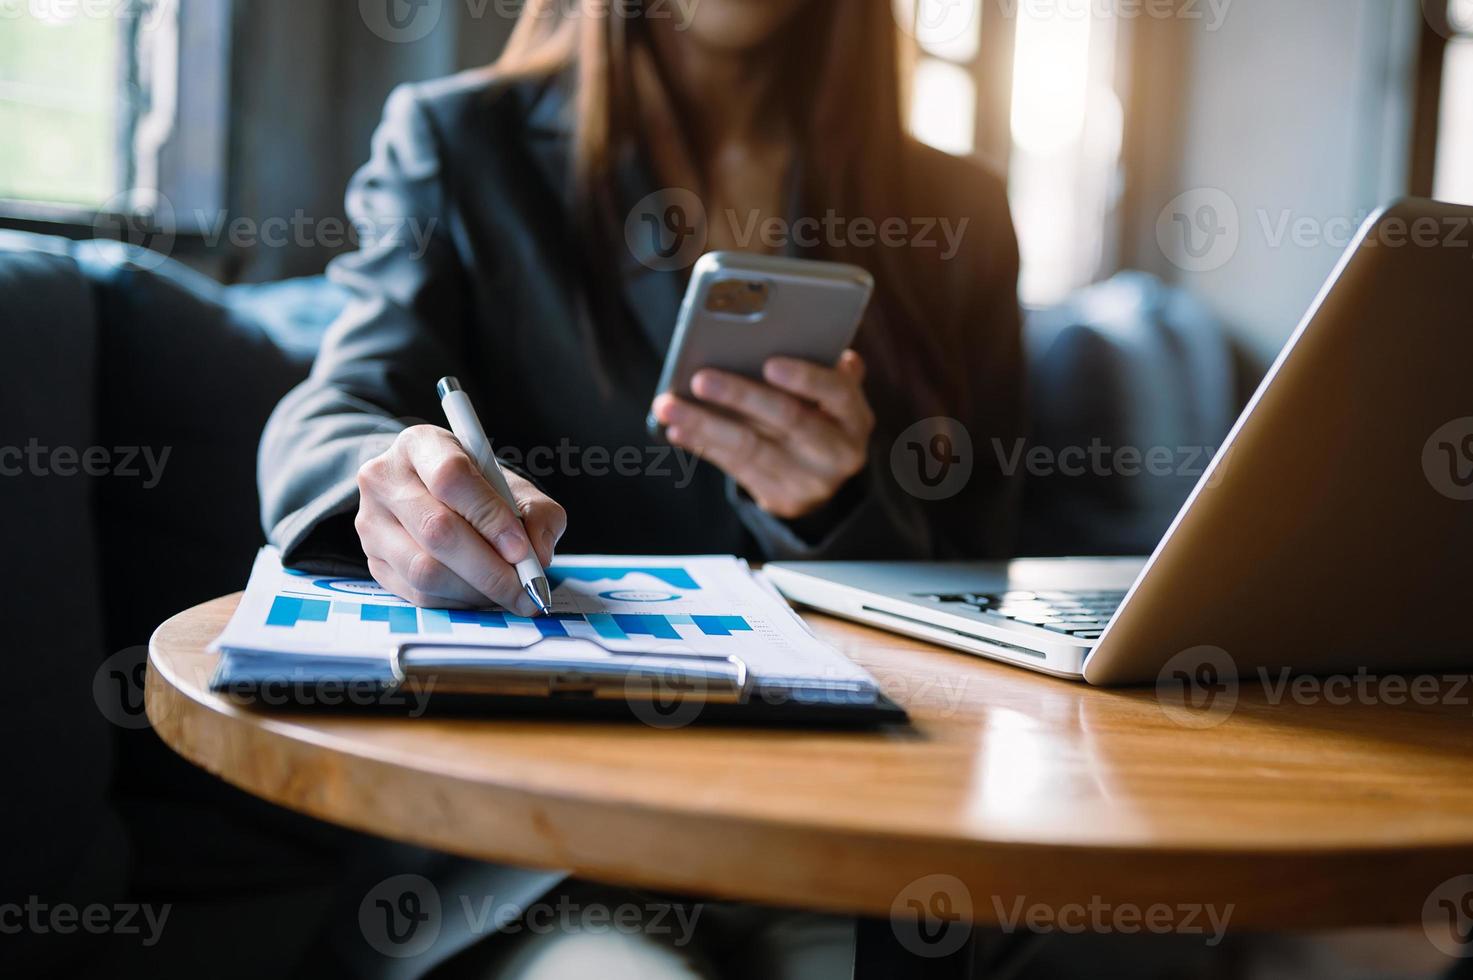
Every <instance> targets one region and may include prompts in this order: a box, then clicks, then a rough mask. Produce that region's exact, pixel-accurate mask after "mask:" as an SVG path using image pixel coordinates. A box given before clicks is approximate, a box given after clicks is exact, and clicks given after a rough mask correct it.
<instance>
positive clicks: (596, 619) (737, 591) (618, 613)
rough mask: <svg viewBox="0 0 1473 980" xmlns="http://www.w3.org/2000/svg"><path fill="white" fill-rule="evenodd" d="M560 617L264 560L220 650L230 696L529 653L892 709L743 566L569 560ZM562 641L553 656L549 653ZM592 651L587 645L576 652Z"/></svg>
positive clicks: (560, 571) (758, 695) (559, 584)
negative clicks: (732, 668)
mask: <svg viewBox="0 0 1473 980" xmlns="http://www.w3.org/2000/svg"><path fill="white" fill-rule="evenodd" d="M547 574H548V580H549V584H550V585H551V586H552V590H553V606H552V614H551V615H550V616H547V617H539V618H536V619H528V618H525V617H521V616H517V615H514V614H511V613H509V612H506V611H504V610H501V609H494V608H493V609H486V610H445V609H422V608H417V607H415V606H413V605H410V604H409V603H407V602H404V601H403V600H401V599H399V598H397V597H396V596H394V595H393V594H392V593H390V592H388V591H387V590H385V589H383V588H382V587H380V586H379V585H378V584H377V583H375V582H372V581H368V580H363V579H351V578H340V577H332V576H323V575H313V574H307V573H302V572H296V571H292V570H290V569H285V568H283V567H282V565H281V560H280V557H279V555H278V553H277V552H276V551H275V550H274V549H271V548H265V549H262V551H261V552H260V554H259V555H258V556H257V558H256V563H255V567H254V569H253V570H252V572H251V579H250V584H249V585H248V586H247V588H246V593H245V596H244V597H243V598H242V600H241V602H240V605H239V607H238V608H237V610H236V612H235V615H234V616H233V617H232V618H231V620H230V623H229V625H228V626H227V627H226V629H225V631H224V633H222V634H221V636H220V637H219V639H218V640H217V641H216V642H215V644H214V646H213V648H212V649H215V650H217V651H219V652H220V653H221V654H222V658H221V663H220V667H219V669H218V671H217V673H216V676H215V679H214V686H215V687H216V688H217V689H238V688H240V686H241V685H243V684H246V685H249V684H251V683H259V682H264V681H266V680H268V679H289V680H293V681H312V680H321V681H338V682H346V681H353V682H361V681H374V682H380V683H382V684H384V685H392V684H394V683H395V682H396V680H397V681H402V680H403V675H402V673H400V672H398V671H397V670H396V657H398V656H400V655H401V654H403V653H404V651H417V650H424V649H434V650H437V651H439V652H440V655H441V656H450V657H454V656H455V655H456V653H457V652H458V651H460V650H463V651H465V656H466V657H467V658H474V657H475V656H476V655H477V652H478V651H519V652H520V654H519V657H518V659H519V661H521V662H531V661H534V660H535V659H536V658H537V657H538V656H539V655H545V656H547V657H548V658H554V657H555V658H559V659H560V660H563V661H566V660H567V659H568V658H569V657H572V658H574V659H577V658H586V659H587V660H588V661H589V662H594V661H598V660H600V659H602V658H615V659H616V660H618V661H619V662H627V660H628V658H631V657H634V658H640V657H648V658H652V660H654V659H658V660H659V662H662V663H668V662H680V658H692V661H693V662H694V661H700V660H708V661H709V660H720V661H727V660H729V661H731V662H739V663H740V664H741V665H742V666H743V667H744V674H745V678H744V683H745V685H746V688H747V690H746V695H747V698H748V699H753V698H755V699H762V700H766V701H768V702H769V703H771V702H773V701H774V700H780V699H781V698H783V697H787V696H798V697H799V698H800V699H804V700H812V699H813V698H814V697H815V696H816V697H818V698H820V699H823V700H829V701H832V702H836V703H837V702H842V703H865V704H867V703H873V702H876V701H877V700H883V699H882V697H881V696H880V694H879V692H878V689H877V687H876V685H875V683H874V681H873V680H872V679H871V678H870V676H869V675H868V674H867V673H866V672H865V671H864V670H862V669H861V668H860V667H859V666H858V665H856V664H855V663H853V662H852V661H851V660H849V659H848V658H847V657H845V656H843V655H842V654H840V653H839V652H838V651H836V650H834V649H832V648H831V647H829V646H827V645H825V644H823V643H821V642H820V641H819V640H817V639H816V638H815V637H814V636H813V635H812V634H811V633H810V632H809V631H808V629H807V627H806V626H805V625H804V624H803V622H802V620H800V619H799V618H798V617H797V616H796V615H794V613H793V612H792V610H790V609H789V608H788V606H787V605H786V603H784V602H783V601H782V599H781V598H779V597H778V596H777V595H776V594H775V593H774V592H772V591H771V590H770V589H768V588H767V587H765V586H764V585H763V584H762V583H760V582H759V581H758V580H757V579H756V578H754V577H753V575H752V573H751V571H750V569H749V568H748V567H747V565H746V563H745V562H743V561H741V560H739V559H736V558H732V557H729V556H727V557H692V558H669V557H629V556H624V557H618V558H614V557H560V558H558V560H557V563H556V564H555V565H553V566H552V567H550V568H548V569H547ZM549 641H552V642H549ZM570 641H581V642H570Z"/></svg>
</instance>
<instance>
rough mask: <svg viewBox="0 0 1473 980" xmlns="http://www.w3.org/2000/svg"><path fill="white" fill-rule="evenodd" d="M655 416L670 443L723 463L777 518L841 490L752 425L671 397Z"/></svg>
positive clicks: (801, 511) (664, 399)
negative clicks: (662, 426)
mask: <svg viewBox="0 0 1473 980" xmlns="http://www.w3.org/2000/svg"><path fill="white" fill-rule="evenodd" d="M656 417H658V418H659V419H660V420H661V422H663V423H664V424H665V425H666V426H667V428H666V430H665V434H666V437H667V438H668V439H669V440H670V441H671V442H672V443H674V444H675V445H677V446H680V447H682V448H684V449H688V450H690V451H691V452H693V453H695V454H696V455H698V456H700V457H701V458H703V459H705V460H707V461H709V462H711V463H712V464H714V465H716V466H718V467H720V468H721V469H722V470H724V471H725V472H726V473H727V474H728V475H730V476H731V478H732V479H734V480H736V482H737V483H738V484H740V485H741V487H742V488H743V489H744V490H746V491H747V492H748V493H749V494H751V495H752V498H753V499H754V500H756V501H757V504H758V506H760V507H761V508H762V509H763V510H766V511H768V512H769V513H771V514H774V515H775V516H777V517H781V518H784V519H792V518H797V517H802V516H804V515H805V514H808V513H811V512H812V511H813V510H815V509H817V508H818V507H819V506H821V505H822V504H823V503H824V502H825V501H827V500H828V499H829V498H830V497H832V496H833V493H834V491H835V490H836V489H837V484H836V483H835V481H833V480H832V479H830V478H827V477H825V476H823V475H821V474H819V473H817V472H815V471H814V470H812V469H809V468H808V467H806V466H804V465H803V464H802V463H801V462H800V461H799V460H798V459H797V458H796V457H794V456H793V455H791V454H789V453H787V452H785V451H784V450H782V449H780V448H779V447H778V446H777V445H776V444H775V443H773V442H771V441H769V440H767V439H766V438H764V437H763V436H762V435H761V434H760V433H758V432H757V431H756V430H755V429H753V428H752V427H751V426H750V425H747V424H744V423H742V422H737V421H734V420H732V419H728V418H724V417H722V416H721V415H718V414H717V413H715V412H713V411H710V410H709V409H704V408H701V407H700V406H698V405H692V404H690V403H689V402H685V401H681V400H680V399H678V398H673V397H670V396H662V398H661V399H660V400H659V401H658V402H657V404H656Z"/></svg>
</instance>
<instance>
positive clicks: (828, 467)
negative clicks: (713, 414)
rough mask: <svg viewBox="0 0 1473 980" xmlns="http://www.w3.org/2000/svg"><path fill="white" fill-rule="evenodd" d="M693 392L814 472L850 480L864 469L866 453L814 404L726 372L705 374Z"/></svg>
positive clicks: (696, 381) (695, 381)
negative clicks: (783, 448) (765, 435)
mask: <svg viewBox="0 0 1473 980" xmlns="http://www.w3.org/2000/svg"><path fill="white" fill-rule="evenodd" d="M691 388H692V390H693V391H694V392H695V393H696V395H697V396H698V397H699V398H701V399H702V400H703V401H707V402H711V403H712V404H714V405H720V406H722V407H723V408H726V409H728V410H729V411H732V412H734V413H736V414H738V415H740V416H743V417H745V418H747V419H749V420H751V421H753V422H756V423H757V425H758V426H759V427H760V428H762V429H763V430H764V431H766V432H768V433H769V434H770V435H771V438H773V439H774V440H775V441H777V442H780V443H786V444H788V445H790V446H791V447H792V449H793V451H794V453H795V455H797V456H798V457H799V458H801V459H802V460H803V461H804V463H805V464H807V465H808V466H810V467H812V468H813V469H817V470H821V471H823V472H825V473H830V474H832V475H834V476H838V477H841V478H845V479H847V478H848V477H850V476H853V475H854V474H855V473H856V472H858V471H859V469H860V468H861V467H862V466H863V465H864V447H863V446H860V445H856V444H855V442H854V440H853V439H852V438H851V437H850V435H849V434H848V432H846V431H845V430H844V429H842V428H840V426H839V425H838V423H837V422H835V421H834V420H833V419H831V418H829V417H828V416H827V415H825V414H824V413H822V412H820V411H819V410H818V409H816V408H814V407H812V405H811V404H809V403H808V402H805V401H803V400H802V399H799V398H798V397H797V396H795V395H790V394H788V393H787V392H784V391H780V390H778V389H777V388H774V387H772V386H771V385H765V384H761V383H759V382H756V381H751V380H749V379H747V378H743V377H741V376H739V375H735V374H728V373H726V372H724V371H712V370H705V371H701V372H700V373H699V374H697V375H696V376H695V378H693V379H692V382H691Z"/></svg>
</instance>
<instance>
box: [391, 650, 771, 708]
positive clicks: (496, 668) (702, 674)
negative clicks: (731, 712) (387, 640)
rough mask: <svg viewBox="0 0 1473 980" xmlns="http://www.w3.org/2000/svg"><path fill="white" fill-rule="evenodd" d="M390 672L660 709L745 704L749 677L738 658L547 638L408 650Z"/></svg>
mask: <svg viewBox="0 0 1473 980" xmlns="http://www.w3.org/2000/svg"><path fill="white" fill-rule="evenodd" d="M533 650H535V654H534V653H533ZM580 651H582V652H580ZM587 651H595V652H594V653H592V654H590V653H589V652H587ZM392 665H393V670H394V678H395V682H396V684H397V685H401V686H402V685H404V684H406V683H411V682H413V683H414V684H415V685H416V686H422V688H428V689H430V690H434V691H437V692H441V693H445V694H469V695H476V696H482V697H524V698H547V699H550V698H572V699H591V700H599V701H642V702H656V703H662V704H664V703H669V702H672V701H685V700H694V701H701V702H705V703H713V704H736V703H740V702H741V701H742V700H743V699H744V698H745V696H746V694H747V683H748V677H749V673H748V670H747V665H746V664H745V663H744V662H743V661H742V660H741V659H740V658H738V657H734V656H713V655H705V656H702V655H697V654H677V653H648V654H629V653H612V652H609V651H607V650H605V649H604V648H602V647H599V646H597V645H595V644H592V643H589V642H588V641H586V640H581V639H575V638H568V639H559V638H548V639H544V640H543V641H542V642H541V643H538V644H537V645H536V646H535V647H533V648H530V649H521V648H496V647H474V646H454V645H446V646H435V645H433V644H406V645H404V646H401V647H400V648H399V649H398V650H396V651H395V652H394V657H393V660H392ZM431 685H433V686H431Z"/></svg>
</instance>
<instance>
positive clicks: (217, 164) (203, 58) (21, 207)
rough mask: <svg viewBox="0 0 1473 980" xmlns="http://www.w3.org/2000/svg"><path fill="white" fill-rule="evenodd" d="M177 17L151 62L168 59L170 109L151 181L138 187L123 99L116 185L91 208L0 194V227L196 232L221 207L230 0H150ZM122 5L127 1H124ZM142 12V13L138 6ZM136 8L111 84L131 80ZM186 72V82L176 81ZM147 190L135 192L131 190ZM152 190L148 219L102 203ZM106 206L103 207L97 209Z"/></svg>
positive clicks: (89, 232)
mask: <svg viewBox="0 0 1473 980" xmlns="http://www.w3.org/2000/svg"><path fill="white" fill-rule="evenodd" d="M156 2H158V3H160V4H162V5H164V7H165V8H167V9H169V10H170V16H173V17H175V18H177V25H176V28H175V32H176V33H175V38H174V39H173V43H172V44H171V46H170V50H168V51H166V52H161V53H160V57H159V62H160V63H162V64H165V65H172V69H173V70H172V72H171V74H172V75H173V77H172V78H170V79H168V80H167V81H166V83H165V84H168V85H170V86H172V93H171V95H172V97H173V99H174V113H173V117H172V119H170V120H169V127H168V136H167V138H165V139H164V140H163V141H162V142H161V143H160V144H159V145H158V147H157V151H156V153H155V154H154V155H153V156H152V157H151V158H150V160H149V164H150V169H151V170H152V171H153V172H154V173H155V174H156V175H157V180H156V183H157V186H151V187H147V188H140V187H139V186H138V173H139V169H140V167H139V164H140V158H139V157H138V155H137V153H138V148H137V126H136V124H137V121H138V117H137V109H138V107H137V105H136V102H134V101H133V100H123V102H124V105H125V109H124V110H123V111H124V112H127V113H130V114H132V116H131V117H130V118H128V119H126V120H120V121H119V125H118V126H117V127H116V132H115V140H116V143H117V153H118V155H119V162H120V164H121V168H120V175H119V183H120V184H121V185H122V186H121V187H120V188H119V189H118V191H117V192H116V193H115V194H114V195H113V196H112V197H110V198H109V200H108V201H105V202H103V206H102V207H99V208H93V207H87V206H85V205H78V204H67V203H56V202H48V201H36V200H29V199H24V198H11V197H0V228H11V229H16V230H21V231H35V232H41V233H49V234H63V235H67V236H70V237H116V235H114V234H110V232H116V231H117V230H118V229H119V228H136V227H138V226H139V222H140V221H143V222H144V223H148V224H154V225H156V226H157V227H156V230H159V231H163V232H166V233H169V234H180V235H190V236H192V235H197V234H200V233H202V232H203V231H204V225H205V224H206V220H205V219H207V217H208V216H209V215H212V214H219V213H221V212H222V211H223V209H224V208H225V204H226V200H227V197H226V195H227V191H228V176H229V145H230V140H229V119H230V116H229V110H230V105H229V100H230V47H231V45H230V40H231V33H232V29H233V22H234V20H233V19H234V0H211V2H208V3H184V2H183V0H156ZM127 9H134V5H129V7H128V8H127ZM142 16H148V15H147V14H144V15H142ZM137 19H138V18H137V16H136V15H135V16H133V18H132V23H131V24H129V25H128V27H127V29H125V30H124V31H123V32H121V33H120V36H119V39H118V43H119V44H120V45H122V46H123V47H124V48H125V50H124V52H123V57H121V58H120V59H119V64H120V72H119V77H118V79H117V84H118V85H119V86H130V85H134V84H137V81H138V77H139V76H138V70H139V69H138V65H137V55H138V37H137V31H138V24H137ZM185 79H188V84H187V85H186V84H182V81H183V80H185ZM140 190H143V191H148V192H152V193H149V194H144V195H140V194H139V191H140ZM153 194H157V195H159V196H161V197H162V198H163V199H165V200H167V201H168V202H169V204H170V207H169V208H168V209H166V210H165V211H164V212H163V215H162V217H163V218H164V219H165V220H164V221H163V222H154V221H152V220H151V218H152V215H151V212H148V211H139V210H137V209H136V208H134V207H130V206H125V207H124V208H107V206H108V205H110V204H113V203H114V202H131V201H133V200H134V199H137V198H140V197H143V198H147V197H151V196H153ZM104 208H107V210H104Z"/></svg>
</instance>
